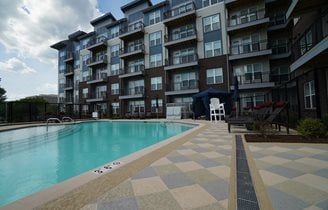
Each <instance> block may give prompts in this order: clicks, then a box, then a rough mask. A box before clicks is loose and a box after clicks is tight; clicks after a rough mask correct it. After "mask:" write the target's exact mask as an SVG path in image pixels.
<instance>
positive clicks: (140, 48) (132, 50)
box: [120, 44, 145, 55]
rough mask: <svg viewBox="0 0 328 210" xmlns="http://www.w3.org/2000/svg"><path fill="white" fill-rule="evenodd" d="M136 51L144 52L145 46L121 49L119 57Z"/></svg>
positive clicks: (138, 45)
mask: <svg viewBox="0 0 328 210" xmlns="http://www.w3.org/2000/svg"><path fill="white" fill-rule="evenodd" d="M138 51H142V52H144V51H145V45H144V44H137V45H133V46H128V47H125V48H121V49H120V55H123V54H127V53H133V52H138Z"/></svg>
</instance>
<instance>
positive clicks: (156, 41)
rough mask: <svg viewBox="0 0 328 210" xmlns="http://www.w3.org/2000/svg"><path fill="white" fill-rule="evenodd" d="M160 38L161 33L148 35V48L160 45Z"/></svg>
mask: <svg viewBox="0 0 328 210" xmlns="http://www.w3.org/2000/svg"><path fill="white" fill-rule="evenodd" d="M161 36H162V32H161V31H157V32H154V33H151V34H149V42H150V47H152V46H157V45H160V44H161Z"/></svg>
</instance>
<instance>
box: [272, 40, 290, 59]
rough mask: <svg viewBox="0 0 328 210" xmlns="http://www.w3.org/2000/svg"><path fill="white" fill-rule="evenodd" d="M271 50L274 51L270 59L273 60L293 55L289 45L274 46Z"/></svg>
mask: <svg viewBox="0 0 328 210" xmlns="http://www.w3.org/2000/svg"><path fill="white" fill-rule="evenodd" d="M271 50H272V54H271V55H270V59H272V60H274V59H281V58H288V57H290V56H291V55H292V52H291V50H290V44H289V43H283V44H279V45H272V47H271Z"/></svg>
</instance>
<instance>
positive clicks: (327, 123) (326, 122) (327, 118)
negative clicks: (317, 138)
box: [321, 114, 328, 130]
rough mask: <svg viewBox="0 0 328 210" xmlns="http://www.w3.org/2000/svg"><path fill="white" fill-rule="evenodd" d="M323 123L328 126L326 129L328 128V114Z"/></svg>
mask: <svg viewBox="0 0 328 210" xmlns="http://www.w3.org/2000/svg"><path fill="white" fill-rule="evenodd" d="M321 121H322V123H323V124H324V125H325V126H326V129H327V130H328V114H326V115H325V116H324V117H323V118H322V119H321Z"/></svg>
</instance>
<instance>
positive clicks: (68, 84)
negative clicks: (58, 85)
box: [64, 81, 74, 91]
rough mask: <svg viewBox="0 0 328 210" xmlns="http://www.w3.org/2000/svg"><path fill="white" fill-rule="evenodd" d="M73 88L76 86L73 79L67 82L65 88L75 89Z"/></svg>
mask: <svg viewBox="0 0 328 210" xmlns="http://www.w3.org/2000/svg"><path fill="white" fill-rule="evenodd" d="M73 88H74V83H73V81H69V82H66V84H65V88H64V90H66V91H68V90H73Z"/></svg>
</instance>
